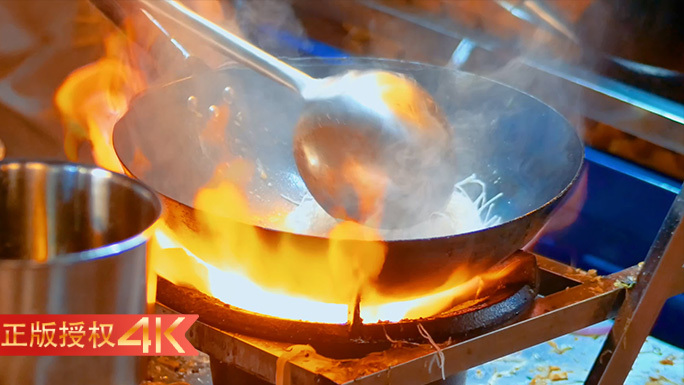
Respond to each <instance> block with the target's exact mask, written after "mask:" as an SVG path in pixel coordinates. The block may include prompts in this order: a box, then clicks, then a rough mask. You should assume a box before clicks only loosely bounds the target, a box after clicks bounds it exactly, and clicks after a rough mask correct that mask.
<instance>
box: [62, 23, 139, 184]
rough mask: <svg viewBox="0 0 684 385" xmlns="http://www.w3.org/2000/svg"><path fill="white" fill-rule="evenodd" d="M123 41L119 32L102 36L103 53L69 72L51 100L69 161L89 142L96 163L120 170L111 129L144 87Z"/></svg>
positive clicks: (75, 160)
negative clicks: (102, 55) (129, 58)
mask: <svg viewBox="0 0 684 385" xmlns="http://www.w3.org/2000/svg"><path fill="white" fill-rule="evenodd" d="M127 44H129V43H128V40H127V39H126V37H125V36H124V35H123V34H122V33H119V32H116V31H113V32H111V33H110V34H109V35H108V36H107V37H106V38H105V48H106V49H105V51H106V54H105V56H104V57H103V58H101V59H100V60H98V61H96V62H94V63H91V64H88V65H86V66H84V67H81V68H79V69H77V70H75V71H74V72H72V73H71V74H70V75H69V76H68V77H67V79H66V80H65V81H64V83H63V84H62V85H61V86H60V88H59V89H58V90H57V93H56V95H55V103H56V105H57V108H58V110H59V112H60V114H61V117H62V124H63V126H64V131H65V133H64V134H65V135H64V136H65V139H64V151H65V153H66V155H67V158H68V159H69V160H70V161H73V162H77V161H79V158H80V157H79V148H80V146H81V145H82V144H83V143H89V144H90V147H91V152H92V155H93V159H94V161H95V163H96V164H97V165H99V166H100V167H103V168H105V169H108V170H111V171H116V172H121V171H122V169H121V165H120V163H119V160H118V158H117V156H116V153H115V152H114V148H113V146H112V139H111V136H112V130H113V127H114V124H115V123H116V121H117V120H119V119H120V118H121V117H122V116H123V114H124V113H125V112H126V110H127V108H128V103H129V101H130V99H131V97H132V96H133V95H135V94H137V93H138V92H140V91H142V90H143V89H144V88H145V81H144V80H143V77H142V75H141V74H140V73H139V72H138V71H137V70H136V69H135V68H134V67H133V66H132V65H131V64H130V62H129V60H127V57H126V56H125V53H126V50H125V48H126V46H127Z"/></svg>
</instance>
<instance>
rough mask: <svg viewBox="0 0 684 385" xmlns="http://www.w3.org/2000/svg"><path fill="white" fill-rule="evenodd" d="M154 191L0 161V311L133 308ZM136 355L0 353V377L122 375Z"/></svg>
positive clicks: (143, 284) (156, 206)
mask: <svg viewBox="0 0 684 385" xmlns="http://www.w3.org/2000/svg"><path fill="white" fill-rule="evenodd" d="M160 213H161V203H160V202H159V200H158V198H157V197H156V195H155V194H154V193H153V192H152V191H151V190H149V189H148V188H146V187H144V186H143V185H141V184H140V183H138V182H136V181H134V180H132V179H129V178H127V177H125V176H123V175H119V174H115V173H111V172H109V171H105V170H102V169H98V168H94V167H86V166H80V165H75V164H68V163H48V162H9V161H8V162H2V163H0V314H143V313H145V312H146V311H147V310H148V308H147V306H148V298H149V297H148V293H147V273H148V272H147V266H146V243H147V239H148V235H149V228H150V227H151V226H152V225H153V224H154V223H155V222H156V220H157V219H158V217H159V215H160ZM144 370H145V361H144V360H141V359H139V358H138V357H0V384H3V385H4V384H24V385H48V384H50V385H60V384H65V385H66V384H70V385H75V384H76V385H79V384H83V385H86V384H107V385H124V384H125V385H131V384H137V383H139V382H140V381H141V379H142V375H143V374H144Z"/></svg>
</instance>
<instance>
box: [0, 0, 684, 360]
mask: <svg viewBox="0 0 684 385" xmlns="http://www.w3.org/2000/svg"><path fill="white" fill-rule="evenodd" d="M131 3H133V1H131ZM184 3H185V4H186V5H188V6H189V7H191V8H193V9H194V10H195V11H197V12H198V13H200V14H202V15H204V16H205V17H208V18H210V19H211V20H213V21H215V22H218V23H219V24H221V25H223V26H224V27H225V28H227V29H228V30H230V31H232V32H234V33H237V34H239V35H241V36H243V37H245V38H247V39H248V40H250V41H251V42H253V43H254V44H256V45H258V46H260V47H261V48H263V49H265V50H267V51H270V52H272V53H274V54H276V55H280V56H289V57H295V56H322V57H340V56H369V57H378V58H391V59H401V60H409V61H420V62H426V63H431V64H434V65H439V66H449V67H452V68H454V69H455V70H462V71H468V72H473V73H476V74H479V75H482V76H486V77H490V78H493V79H496V80H498V81H501V82H503V83H506V84H509V85H511V86H513V87H516V88H519V89H521V90H523V91H525V92H528V93H530V94H532V95H534V96H536V97H538V98H540V99H541V100H542V101H544V102H545V103H548V104H550V105H552V106H553V107H554V108H556V109H558V110H559V111H560V112H562V113H563V114H564V115H565V116H566V117H567V118H568V119H569V120H570V121H571V122H572V123H573V124H574V125H575V126H576V127H577V129H578V131H579V132H580V134H581V136H582V138H583V140H584V141H585V143H586V144H587V154H586V155H587V164H586V167H585V173H584V174H583V176H582V179H581V180H580V183H578V187H577V188H576V191H575V193H574V194H573V196H572V197H571V198H570V199H569V200H568V202H567V203H566V204H565V205H564V206H563V207H562V208H561V209H560V210H559V211H558V213H557V214H556V215H555V216H554V218H553V220H552V221H551V223H550V224H549V225H548V226H547V229H546V230H545V232H544V233H543V234H541V235H540V237H539V238H538V239H536V240H535V242H534V243H533V244H532V245H530V248H531V249H533V250H534V251H536V252H539V253H541V254H544V255H546V256H549V257H552V258H556V259H558V260H561V261H563V262H566V263H571V264H573V265H574V266H578V267H582V268H585V269H595V270H597V271H598V273H599V274H607V273H611V272H613V271H616V270H619V269H622V268H624V267H627V266H630V265H634V264H636V263H638V262H639V261H641V260H643V258H644V257H645V255H646V252H647V251H648V248H649V247H650V244H651V242H652V240H653V238H654V237H655V233H656V232H657V230H658V228H659V226H660V223H661V221H662V219H663V217H664V216H665V213H666V212H667V209H668V208H669V205H670V204H671V202H672V200H673V199H674V196H675V195H676V194H677V193H678V192H679V188H680V184H681V181H682V180H683V179H684V156H683V155H682V153H684V127H683V126H682V124H683V123H684V87H683V86H682V85H684V20H683V19H684V1H680V0H549V1H541V0H185V1H184ZM129 27H130V26H129V25H126V23H120V25H118V26H117V25H115V24H114V23H112V21H110V20H109V19H108V18H106V17H105V16H103V15H102V13H100V12H99V10H98V9H97V8H96V7H94V6H93V5H92V4H91V3H90V2H89V1H88V0H31V1H20V0H0V122H1V124H0V141H2V144H3V148H2V149H0V151H1V152H0V155H6V156H7V157H21V158H27V157H30V158H53V159H69V160H72V161H79V162H83V163H98V164H102V161H98V152H97V151H96V150H97V149H96V148H97V147H98V146H101V145H102V143H105V145H106V144H107V143H109V142H110V135H111V129H112V126H113V122H115V121H116V119H117V118H118V117H120V116H121V114H122V113H123V112H125V109H126V105H127V102H128V100H130V98H132V97H133V96H134V95H135V94H136V93H138V92H142V91H144V89H145V88H146V87H147V86H149V85H150V84H154V83H159V82H168V81H170V80H173V79H174V78H179V77H181V76H185V75H187V72H186V71H185V70H186V69H187V68H185V67H184V64H183V63H181V64H180V65H175V64H174V63H167V62H165V61H164V60H163V59H161V60H160V58H163V55H160V54H159V52H158V51H156V48H157V47H156V46H155V44H154V42H150V44H149V45H145V44H143V45H140V44H137V43H134V42H132V41H130V40H129V39H128V37H129V36H131V34H132V33H133V34H134V33H138V34H141V33H144V32H142V31H140V30H138V31H135V29H134V30H133V31H131V29H130V28H129ZM124 30H125V31H126V32H127V33H128V35H127V34H124V32H122V31H124ZM168 30H169V33H170V35H171V36H172V37H174V38H175V39H177V40H178V41H179V42H180V43H181V45H182V46H183V47H184V48H185V49H187V50H188V51H190V53H191V54H195V55H198V56H201V57H202V58H203V59H204V60H205V61H206V62H207V63H208V64H210V66H213V67H218V66H220V65H221V64H223V63H224V62H225V59H224V58H223V57H221V56H220V55H217V54H215V53H214V52H212V51H210V50H208V49H207V48H205V47H202V46H201V45H200V44H199V43H197V42H195V41H193V40H192V39H189V38H187V37H186V36H183V34H181V33H179V32H178V31H174V30H173V27H172V26H169V27H168ZM139 40H140V39H138V42H139ZM102 90H106V91H107V92H99V91H102ZM103 109H104V111H106V113H104V114H103V113H101V111H103ZM683 316H684V299H683V298H682V296H678V297H675V298H673V299H671V300H670V301H668V303H667V306H666V307H665V309H664V310H663V313H662V314H661V317H660V319H659V321H658V324H657V325H656V329H655V331H654V333H655V335H656V336H658V337H659V338H662V339H664V340H666V341H668V342H671V343H673V344H676V345H678V346H680V347H681V346H684V330H682V329H681V323H680V321H679V320H681V317H683Z"/></svg>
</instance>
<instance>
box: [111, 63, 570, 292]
mask: <svg viewBox="0 0 684 385" xmlns="http://www.w3.org/2000/svg"><path fill="white" fill-rule="evenodd" d="M291 63H292V64H293V65H294V66H296V67H300V68H302V69H305V70H306V72H308V73H310V74H312V75H314V76H316V77H318V76H321V77H322V76H327V75H330V74H332V73H337V72H342V71H343V70H347V69H350V68H352V67H353V68H368V67H371V66H372V67H376V68H377V67H383V68H386V69H388V70H391V71H397V72H405V73H410V74H411V76H413V77H415V79H416V80H417V81H418V82H419V83H420V84H421V85H422V86H423V87H425V88H426V89H427V90H428V91H429V92H431V93H432V95H433V96H434V98H435V100H436V101H437V102H438V103H439V104H440V105H441V106H442V107H443V109H444V111H445V113H446V115H447V116H448V117H449V119H450V121H451V124H452V126H453V130H454V131H455V134H456V135H455V137H457V138H459V141H458V143H455V144H454V146H455V150H456V151H457V153H458V155H459V156H458V159H459V161H458V164H456V165H455V167H454V172H455V173H456V174H457V175H458V178H459V180H461V179H463V178H465V177H467V176H469V175H471V174H472V173H475V174H476V175H477V176H478V178H480V179H481V180H482V181H484V182H485V183H486V184H487V188H488V195H489V197H491V196H493V195H495V194H497V193H499V192H501V193H503V198H501V199H500V200H499V201H498V202H497V203H496V206H495V214H497V215H499V216H501V218H502V223H501V224H500V225H497V226H494V227H490V228H487V229H484V230H481V231H475V232H471V233H464V234H453V235H450V236H445V237H435V238H429V239H402V240H389V241H387V255H386V259H385V263H384V265H383V267H382V270H381V272H380V274H379V276H378V277H377V282H375V283H376V286H377V287H378V288H379V289H380V290H383V291H391V292H393V293H397V292H400V291H402V290H404V289H412V288H416V287H417V286H418V285H429V286H436V285H439V284H441V283H443V282H444V281H445V280H446V279H447V277H448V276H449V275H450V274H451V273H452V272H453V271H454V270H455V269H457V268H458V267H459V266H465V264H467V265H468V266H469V267H468V268H469V269H470V270H469V271H470V272H471V273H473V274H474V273H478V272H480V271H483V270H484V269H486V268H488V267H490V266H492V265H493V264H495V263H496V262H498V261H500V260H501V259H503V258H504V257H506V256H508V255H510V254H511V253H512V252H514V251H515V250H517V249H519V248H520V247H522V246H524V245H525V244H526V243H527V242H528V241H529V240H530V239H531V238H532V237H533V236H534V235H535V234H536V233H537V232H538V231H539V230H540V229H541V227H542V226H543V224H544V223H545V220H546V219H547V217H548V216H549V214H550V213H551V211H552V210H553V208H554V207H555V206H556V205H557V204H558V202H559V200H560V199H561V198H562V197H563V196H564V195H565V194H566V193H567V191H568V189H569V188H570V186H571V185H572V183H573V182H574V181H575V179H576V178H577V176H578V173H579V171H580V168H581V165H582V161H583V147H582V143H581V141H580V139H579V138H578V136H577V134H576V132H575V130H574V129H573V127H571V126H570V125H569V124H568V122H567V121H566V120H565V119H564V118H563V117H562V116H561V115H560V114H558V113H557V112H556V111H554V110H553V109H551V108H550V107H548V106H546V105H545V104H543V103H541V102H540V101H539V100H536V99H534V98H532V97H530V96H529V95H526V94H523V93H521V92H519V91H517V90H514V89H512V88H509V87H507V86H504V85H501V84H499V83H495V82H493V81H490V80H487V79H484V78H481V77H477V76H474V75H470V74H466V73H462V72H458V71H454V70H450V69H445V68H440V67H433V66H428V65H423V64H417V63H407V62H398V61H384V60H375V59H334V60H328V59H326V60H321V59H297V60H292V61H291ZM225 86H230V92H226V91H225V90H224V87H225ZM227 94H230V95H232V96H230V97H229V98H228V99H229V102H230V110H231V118H230V121H229V122H228V123H227V124H226V127H225V130H226V132H228V133H229V135H226V137H227V138H228V139H226V140H225V142H224V143H208V142H207V141H202V140H200V137H201V132H202V130H203V129H204V128H205V126H206V124H205V122H206V119H207V118H206V117H200V116H199V115H198V113H197V112H194V111H193V110H196V111H199V112H200V114H202V113H203V112H206V111H209V107H210V106H211V105H217V106H221V105H226V101H225V99H226V95H227ZM190 96H194V97H195V99H194V100H193V101H192V102H190V103H189V102H188V98H189V97H190ZM195 105H196V107H194V106H195ZM301 106H302V102H301V101H300V100H298V99H297V98H295V97H293V96H292V93H291V92H290V91H289V90H288V89H286V88H284V87H283V86H281V85H279V84H276V83H274V82H272V81H270V80H268V79H266V78H264V77H262V76H260V75H258V74H256V73H254V72H252V71H249V70H247V69H244V68H237V67H235V68H233V67H227V68H224V69H222V70H220V71H217V72H210V73H205V74H202V75H199V76H195V77H192V78H188V79H184V80H181V81H178V82H175V83H172V84H169V85H166V86H163V87H160V88H151V89H149V90H148V91H147V92H145V93H144V94H143V95H140V96H139V97H137V98H136V99H135V100H134V101H133V102H132V103H131V105H130V109H129V111H128V113H127V114H126V115H125V116H124V117H123V118H122V119H121V120H120V121H119V122H118V124H117V125H116V127H115V130H114V138H113V140H114V147H115V149H116V152H117V154H118V157H119V159H120V161H121V162H122V164H123V165H124V167H125V169H126V172H128V173H129V174H130V175H132V176H133V177H136V178H138V179H140V180H142V181H143V182H144V183H146V184H147V185H149V186H151V187H152V188H153V189H155V190H156V191H157V192H159V193H160V194H161V195H162V199H163V203H164V205H165V209H166V210H165V211H166V216H167V222H168V223H169V224H170V226H171V227H172V229H173V230H174V231H178V232H184V231H191V232H202V231H204V229H203V224H202V223H200V221H198V216H197V214H198V213H197V212H196V210H195V209H194V208H193V202H194V197H195V193H196V192H197V191H198V189H200V188H201V187H202V186H203V185H205V184H206V183H207V181H209V179H210V178H211V177H212V175H213V174H214V170H215V169H216V167H217V165H218V164H219V163H220V162H222V161H223V160H225V159H226V155H227V154H229V156H242V157H244V158H246V159H250V160H252V161H254V162H255V163H257V164H258V165H259V168H258V169H257V170H256V171H255V173H257V174H258V175H256V176H255V177H254V178H252V181H251V183H250V185H249V186H248V187H247V188H246V190H247V191H245V195H246V196H247V198H248V200H249V203H250V207H252V208H253V212H255V213H256V214H255V215H254V218H253V220H250V221H251V223H242V224H241V225H240V226H256V227H257V231H258V233H259V236H260V237H261V238H262V241H263V242H265V243H267V244H272V245H273V246H274V247H275V245H277V244H278V242H279V241H280V239H281V236H282V235H283V234H282V230H283V229H282V228H278V227H277V226H274V225H272V224H270V223H269V222H268V221H267V220H266V218H268V217H269V214H272V213H273V212H275V211H278V210H282V208H283V207H284V198H283V196H286V197H289V198H291V199H293V200H298V199H300V198H301V197H302V196H303V194H304V193H305V191H306V190H305V186H304V184H303V183H302V181H301V178H300V177H299V175H298V173H297V168H296V166H295V163H294V159H293V156H292V153H291V151H292V150H291V146H292V143H291V140H292V128H293V127H294V125H295V122H296V120H297V117H298V113H299V110H300V108H301ZM203 114H204V115H205V116H206V115H208V114H207V113H203ZM340 145H344V143H340ZM141 154H142V155H143V156H144V158H146V160H147V161H145V162H140V161H136V158H138V159H140V158H141V157H140V155H141ZM256 159H258V160H259V161H258V162H256ZM263 176H266V177H265V178H264V177H263ZM285 205H287V204H286V202H285ZM287 236H288V237H295V238H296V241H297V243H298V244H299V245H300V246H299V247H302V248H305V249H308V250H320V252H321V254H322V256H323V255H324V253H325V252H326V247H327V244H328V240H327V239H326V238H325V234H289V235H287ZM345 242H349V243H350V244H351V245H354V243H361V242H364V241H362V240H354V239H349V240H346V241H345ZM273 250H275V248H274V249H273ZM280 257H282V256H280Z"/></svg>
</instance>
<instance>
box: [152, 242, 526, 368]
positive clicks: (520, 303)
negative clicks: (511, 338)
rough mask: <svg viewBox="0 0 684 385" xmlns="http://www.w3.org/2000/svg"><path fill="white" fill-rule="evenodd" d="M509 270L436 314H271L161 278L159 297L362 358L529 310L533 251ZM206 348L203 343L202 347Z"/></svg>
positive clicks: (212, 320) (509, 263) (453, 336)
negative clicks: (353, 317) (334, 320)
mask: <svg viewBox="0 0 684 385" xmlns="http://www.w3.org/2000/svg"><path fill="white" fill-rule="evenodd" d="M503 269H507V270H506V275H505V276H504V277H503V278H501V279H500V280H496V281H492V282H489V283H488V284H485V285H483V286H482V287H481V288H480V289H479V290H477V292H474V293H471V294H470V295H468V296H466V297H465V298H460V299H459V300H461V302H459V303H458V304H457V305H455V306H453V307H452V308H450V309H448V310H446V311H444V312H442V313H441V314H438V315H436V316H432V317H428V318H421V319H411V320H402V321H399V322H381V323H372V324H363V323H359V324H352V325H350V324H324V323H314V322H303V321H293V320H286V319H280V318H273V317H267V316H263V315H260V314H255V313H251V312H247V311H245V310H242V309H239V308H236V307H232V306H229V305H226V304H224V303H222V302H220V301H219V300H217V299H215V298H212V297H210V296H207V295H205V294H203V293H200V292H199V291H197V290H195V289H193V288H187V287H181V286H177V285H174V284H172V283H171V282H169V281H167V280H165V279H163V278H160V279H159V281H158V286H157V301H158V302H159V303H160V304H163V305H164V306H166V307H168V308H170V309H173V310H175V311H177V312H179V313H183V314H199V321H200V322H202V323H204V324H206V325H208V326H211V327H214V328H217V329H219V330H223V331H227V332H234V333H240V334H244V335H249V336H252V337H257V338H263V339H267V340H270V341H279V342H287V343H291V344H298V345H310V346H311V347H313V349H315V351H316V353H317V354H320V355H323V356H326V357H329V358H337V359H341V358H358V357H362V356H365V355H367V354H369V353H371V352H379V351H383V350H386V349H388V348H390V347H391V346H392V345H393V344H400V343H426V342H427V340H426V338H425V335H424V333H425V332H427V334H429V336H430V337H431V338H432V339H433V341H435V342H437V343H442V342H445V341H452V342H453V341H459V340H463V339H466V338H471V337H473V336H476V335H478V334H482V333H484V332H486V331H489V330H492V329H493V328H496V327H501V326H503V325H505V324H507V323H509V322H512V321H515V320H516V319H517V318H518V317H520V316H522V315H525V314H526V312H527V311H528V310H529V309H530V308H531V305H532V302H533V299H534V298H535V296H536V295H537V291H538V283H539V278H538V269H537V264H536V260H535V258H534V256H532V255H530V254H525V253H516V254H513V255H511V256H510V257H508V258H506V259H505V260H504V261H502V262H501V263H499V264H497V265H496V266H494V267H492V270H493V271H503ZM199 349H200V350H202V349H201V348H199Z"/></svg>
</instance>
